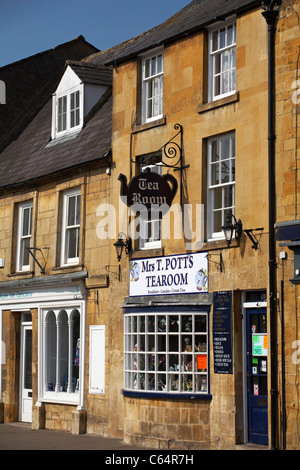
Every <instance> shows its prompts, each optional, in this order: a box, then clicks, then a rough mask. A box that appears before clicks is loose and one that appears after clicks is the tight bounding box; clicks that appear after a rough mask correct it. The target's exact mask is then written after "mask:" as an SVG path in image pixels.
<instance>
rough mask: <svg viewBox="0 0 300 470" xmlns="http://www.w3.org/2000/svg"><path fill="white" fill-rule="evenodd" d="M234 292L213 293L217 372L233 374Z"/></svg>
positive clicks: (214, 346)
mask: <svg viewBox="0 0 300 470" xmlns="http://www.w3.org/2000/svg"><path fill="white" fill-rule="evenodd" d="M231 316H232V292H231V291H221V292H214V293H213V350H214V372H215V374H232V340H231V336H232V335H231V326H232V321H231Z"/></svg>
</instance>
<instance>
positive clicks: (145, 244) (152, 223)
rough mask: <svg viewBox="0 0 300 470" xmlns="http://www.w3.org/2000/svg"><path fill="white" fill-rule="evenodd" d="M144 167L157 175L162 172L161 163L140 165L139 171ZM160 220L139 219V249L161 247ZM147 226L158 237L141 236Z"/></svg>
mask: <svg viewBox="0 0 300 470" xmlns="http://www.w3.org/2000/svg"><path fill="white" fill-rule="evenodd" d="M146 169H150V170H151V171H152V172H153V173H158V174H159V175H161V174H162V164H161V163H158V164H156V165H147V164H142V165H141V171H146ZM161 222H162V221H161V220H159V219H153V220H152V219H151V220H149V221H147V220H144V219H140V237H139V245H140V246H139V248H140V249H141V250H155V249H157V248H161V237H162V234H161V231H162V223H161ZM149 228H150V231H151V233H152V234H153V233H154V234H155V233H157V232H158V233H159V239H156V240H155V239H152V238H151V237H150V238H149V237H146V238H143V234H144V233H146V232H147V233H149Z"/></svg>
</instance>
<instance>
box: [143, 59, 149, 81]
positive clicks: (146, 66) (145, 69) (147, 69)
mask: <svg viewBox="0 0 300 470" xmlns="http://www.w3.org/2000/svg"><path fill="white" fill-rule="evenodd" d="M144 73H145V78H147V77H149V75H150V60H149V59H147V60H145V65H144Z"/></svg>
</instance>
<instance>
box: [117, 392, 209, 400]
mask: <svg viewBox="0 0 300 470" xmlns="http://www.w3.org/2000/svg"><path fill="white" fill-rule="evenodd" d="M122 394H123V395H124V397H133V398H134V397H136V398H151V399H152V400H153V399H154V398H155V397H157V398H169V399H176V400H178V399H183V400H187V399H190V400H211V399H212V395H211V394H209V393H176V392H141V391H134V390H122Z"/></svg>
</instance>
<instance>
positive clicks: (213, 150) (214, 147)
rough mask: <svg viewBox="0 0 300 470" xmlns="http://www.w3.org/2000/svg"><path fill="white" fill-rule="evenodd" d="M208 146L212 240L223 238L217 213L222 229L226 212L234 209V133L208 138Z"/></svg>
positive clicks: (208, 199)
mask: <svg viewBox="0 0 300 470" xmlns="http://www.w3.org/2000/svg"><path fill="white" fill-rule="evenodd" d="M207 147H208V148H207V158H208V162H207V172H208V174H207V202H208V204H207V229H208V234H207V239H208V241H209V240H215V239H218V240H220V239H224V233H223V232H222V230H217V229H216V223H215V217H217V215H218V214H220V218H219V220H220V223H219V228H220V229H221V227H222V225H224V223H225V221H226V215H227V214H234V212H235V133H234V132H230V133H228V134H222V135H218V136H215V137H212V138H210V139H208V142H207ZM227 151H228V154H227ZM222 169H224V170H225V171H222ZM226 170H227V171H226ZM226 173H227V176H226ZM222 177H224V181H222ZM217 193H219V194H217ZM229 199H231V201H230V200H229Z"/></svg>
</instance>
